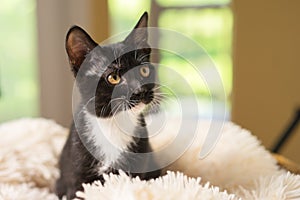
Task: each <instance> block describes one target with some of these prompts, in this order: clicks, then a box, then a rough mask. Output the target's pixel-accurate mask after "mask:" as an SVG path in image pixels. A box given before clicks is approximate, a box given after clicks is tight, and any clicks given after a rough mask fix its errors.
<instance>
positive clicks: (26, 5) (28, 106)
mask: <svg viewBox="0 0 300 200" xmlns="http://www.w3.org/2000/svg"><path fill="white" fill-rule="evenodd" d="M0 5H1V6H0V26H1V31H0V90H1V97H0V113H1V114H0V121H4V120H9V119H13V118H17V117H24V116H37V114H38V84H37V67H36V66H37V58H36V21H35V20H36V14H35V1H34V0H9V1H7V0H0Z"/></svg>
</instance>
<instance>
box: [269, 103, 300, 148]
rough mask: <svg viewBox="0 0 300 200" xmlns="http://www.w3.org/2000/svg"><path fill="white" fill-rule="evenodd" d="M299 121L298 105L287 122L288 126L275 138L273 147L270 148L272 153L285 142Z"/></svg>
mask: <svg viewBox="0 0 300 200" xmlns="http://www.w3.org/2000/svg"><path fill="white" fill-rule="evenodd" d="M299 121H300V107H299V108H298V109H297V110H296V113H295V117H294V119H293V120H292V121H291V123H290V124H289V126H288V128H287V129H286V130H285V131H284V132H283V134H282V135H281V137H280V138H279V139H278V140H277V142H276V143H275V145H274V147H273V148H272V152H273V153H278V152H279V151H280V149H281V148H282V146H283V145H284V144H285V142H286V141H287V140H288V139H289V137H291V135H292V133H293V131H294V130H295V129H296V127H297V125H298V123H299Z"/></svg>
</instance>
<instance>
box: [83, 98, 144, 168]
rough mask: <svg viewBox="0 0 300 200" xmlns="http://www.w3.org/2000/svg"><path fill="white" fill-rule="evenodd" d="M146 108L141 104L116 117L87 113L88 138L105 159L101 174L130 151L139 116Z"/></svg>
mask: <svg viewBox="0 0 300 200" xmlns="http://www.w3.org/2000/svg"><path fill="white" fill-rule="evenodd" d="M144 108H145V104H143V103H140V104H138V105H137V106H135V107H133V108H132V109H131V110H126V111H121V112H119V113H118V114H116V115H115V116H114V117H110V118H98V117H96V116H93V115H91V114H89V113H86V117H87V120H88V122H89V130H90V132H88V133H87V134H89V135H88V137H90V139H91V140H92V141H93V143H94V145H95V147H96V149H97V150H96V151H97V153H98V152H100V155H101V156H102V157H103V158H104V160H103V161H102V162H103V163H104V166H102V167H101V169H100V172H99V173H101V171H102V170H105V169H106V168H107V167H108V166H111V165H112V164H114V163H116V162H117V161H118V159H119V158H120V155H121V153H122V152H124V151H126V150H128V148H129V147H130V144H132V143H133V137H132V136H133V134H134V130H135V128H136V127H137V126H138V125H139V124H138V116H139V114H140V113H141V112H142V111H143V109H144Z"/></svg>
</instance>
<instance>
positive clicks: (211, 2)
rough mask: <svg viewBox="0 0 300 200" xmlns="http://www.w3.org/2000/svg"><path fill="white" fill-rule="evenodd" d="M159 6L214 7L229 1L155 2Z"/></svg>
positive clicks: (164, 0) (189, 0)
mask: <svg viewBox="0 0 300 200" xmlns="http://www.w3.org/2000/svg"><path fill="white" fill-rule="evenodd" d="M156 1H157V2H158V3H159V5H161V6H192V5H209V4H210V5H211V4H213V5H215V4H227V3H230V0H187V1H182V0H156Z"/></svg>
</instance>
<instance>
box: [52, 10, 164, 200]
mask: <svg viewBox="0 0 300 200" xmlns="http://www.w3.org/2000/svg"><path fill="white" fill-rule="evenodd" d="M147 23H148V14H147V13H146V12H145V13H144V14H143V15H142V17H141V18H140V20H139V22H138V23H137V25H136V26H135V28H134V29H133V31H132V32H131V33H130V34H129V35H128V36H127V37H126V39H125V40H124V41H122V42H118V43H114V44H110V45H103V46H100V45H98V44H97V43H96V42H94V41H93V40H92V38H91V37H90V36H89V35H88V34H87V33H86V32H85V31H84V30H83V29H81V28H80V27H77V26H75V27H72V28H71V29H70V30H69V32H68V34H67V37H66V50H67V53H68V56H69V62H70V65H71V69H72V71H73V73H74V76H75V77H76V84H77V87H78V88H79V91H80V95H81V104H80V106H79V108H78V110H77V111H76V112H75V114H74V119H73V123H72V126H71V130H70V135H69V137H68V139H67V142H66V144H65V146H64V148H63V151H62V154H61V158H60V162H59V168H60V172H61V174H60V178H59V179H58V180H57V182H56V194H57V195H58V197H59V198H62V196H64V195H66V196H67V199H72V198H74V197H75V192H76V191H77V190H82V183H91V182H93V181H94V180H101V182H102V183H103V182H104V179H103V176H102V175H103V173H110V172H112V173H118V170H119V169H121V170H123V171H125V172H127V173H128V174H129V175H131V176H139V177H140V178H141V179H145V180H147V179H151V178H155V177H158V176H159V175H160V170H159V169H158V168H157V167H156V163H155V161H154V158H153V156H152V154H151V147H150V144H149V141H148V133H147V129H146V123H145V119H144V115H143V111H144V109H145V107H147V106H149V105H150V106H151V104H153V102H157V100H155V95H156V91H157V89H158V87H157V86H156V84H155V80H156V71H155V67H154V66H153V65H151V63H150V53H151V48H150V46H149V44H148V42H147V40H148V31H147Z"/></svg>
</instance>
